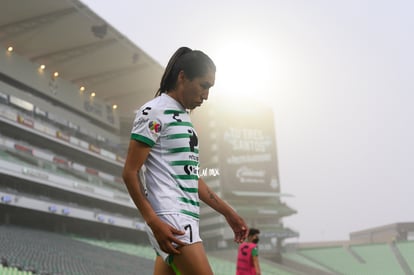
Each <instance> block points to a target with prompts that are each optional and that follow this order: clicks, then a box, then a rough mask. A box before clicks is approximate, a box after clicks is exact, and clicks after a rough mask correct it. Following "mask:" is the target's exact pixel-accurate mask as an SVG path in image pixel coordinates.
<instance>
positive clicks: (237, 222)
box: [225, 211, 249, 243]
mask: <svg viewBox="0 0 414 275" xmlns="http://www.w3.org/2000/svg"><path fill="white" fill-rule="evenodd" d="M225 217H226V220H227V223H228V224H229V225H230V227H231V229H233V232H234V241H235V242H236V243H242V242H243V241H244V240H245V239H246V238H247V234H248V231H249V229H248V227H247V225H246V223H245V222H244V220H243V219H242V217H240V216H239V215H238V214H237V213H236V212H234V211H232V212H231V213H230V214H229V215H227V216H225Z"/></svg>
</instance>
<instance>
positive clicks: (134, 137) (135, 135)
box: [131, 133, 155, 147]
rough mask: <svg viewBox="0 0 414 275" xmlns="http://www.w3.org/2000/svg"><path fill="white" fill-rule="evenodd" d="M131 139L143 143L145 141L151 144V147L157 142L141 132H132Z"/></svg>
mask: <svg viewBox="0 0 414 275" xmlns="http://www.w3.org/2000/svg"><path fill="white" fill-rule="evenodd" d="M131 139H133V140H137V141H141V142H142V143H145V144H146V145H149V146H150V147H152V146H154V145H155V142H154V141H153V140H151V139H149V138H147V137H144V136H141V135H139V134H134V133H133V134H131Z"/></svg>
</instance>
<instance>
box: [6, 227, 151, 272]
mask: <svg viewBox="0 0 414 275" xmlns="http://www.w3.org/2000/svg"><path fill="white" fill-rule="evenodd" d="M0 259H2V265H3V266H6V267H7V268H15V269H18V270H21V271H31V272H33V273H35V274H44V275H46V274H88V275H89V274H97V275H98V274H99V275H100V274H102V275H105V274H107V275H115V274H119V275H124V274H152V268H153V261H152V260H148V259H145V258H141V257H137V256H132V255H129V254H127V253H123V252H122V253H121V252H119V251H113V250H108V249H104V248H99V247H97V246H92V245H90V244H88V243H85V242H80V241H77V240H74V239H72V238H70V237H69V236H63V235H58V234H55V233H50V232H46V231H38V230H33V229H27V228H20V227H15V226H4V225H2V226H0ZM15 269H13V270H14V271H15ZM14 271H10V272H14ZM7 272H9V271H8V269H7ZM0 274H3V273H0ZM11 274H18V273H11Z"/></svg>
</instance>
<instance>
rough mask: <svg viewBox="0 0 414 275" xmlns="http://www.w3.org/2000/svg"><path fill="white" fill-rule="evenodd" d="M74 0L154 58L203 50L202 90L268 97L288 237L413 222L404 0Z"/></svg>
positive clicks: (409, 12)
mask: <svg viewBox="0 0 414 275" xmlns="http://www.w3.org/2000/svg"><path fill="white" fill-rule="evenodd" d="M82 1H83V2H84V3H85V4H86V5H88V6H89V7H90V8H91V9H92V10H94V11H95V12H96V13H97V14H99V15H100V16H101V17H102V18H104V19H105V20H106V21H107V22H108V23H109V24H111V25H112V26H114V27H115V28H116V29H118V30H119V31H120V32H121V33H123V34H124V35H125V36H127V37H128V38H129V39H130V40H132V41H133V42H134V43H135V44H136V45H138V46H139V47H140V48H141V49H143V50H144V51H145V52H147V53H148V54H149V55H150V56H152V57H153V58H154V59H155V60H157V61H158V62H159V63H160V64H161V65H163V66H165V65H166V63H167V62H168V59H169V57H170V56H171V54H172V53H173V52H174V51H175V50H176V49H177V48H178V47H180V46H183V45H185V46H189V47H191V48H195V49H200V50H203V51H205V52H206V53H207V54H209V55H210V56H211V57H212V58H213V60H215V62H216V64H217V66H218V70H217V75H216V86H215V88H213V89H212V90H211V93H210V94H211V95H214V93H218V92H225V91H227V92H228V91H234V90H237V93H234V94H232V96H235V97H236V96H243V95H246V94H255V95H260V96H261V98H265V99H266V101H267V102H269V103H270V104H271V105H272V106H273V107H274V112H275V119H276V138H277V146H278V152H277V153H278V158H279V172H280V181H281V184H282V192H283V193H289V194H292V195H293V196H294V197H291V198H285V199H284V201H285V202H287V203H288V204H289V205H290V206H292V207H293V208H295V209H297V210H298V214H296V215H294V216H290V217H287V218H285V219H284V224H285V225H286V226H289V227H291V228H292V229H294V230H297V231H299V232H300V235H301V236H300V238H298V239H292V240H291V241H301V242H307V241H327V240H343V239H348V238H349V233H350V232H353V231H358V230H362V229H366V228H369V227H374V226H381V225H385V224H388V223H395V222H408V221H411V222H413V221H414V211H413V209H414V180H413V178H414V177H413V176H414V126H413V125H414V16H413V10H414V1H411V0H406V1H404V0H342V1H339V0H336V1H335V0H314V1H309V0H288V1H287V0H285V1H282V0H268V1H266V0H255V1H245V0H208V1H196V0H192V1H190V0H175V1H165V0H151V1H142V0H117V1H110V0H99V1H98V0H82Z"/></svg>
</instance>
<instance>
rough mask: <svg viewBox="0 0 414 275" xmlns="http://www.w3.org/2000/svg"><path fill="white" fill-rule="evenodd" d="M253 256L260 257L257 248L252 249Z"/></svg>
mask: <svg viewBox="0 0 414 275" xmlns="http://www.w3.org/2000/svg"><path fill="white" fill-rule="evenodd" d="M252 256H259V250H258V249H257V247H255V248H253V249H252Z"/></svg>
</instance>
